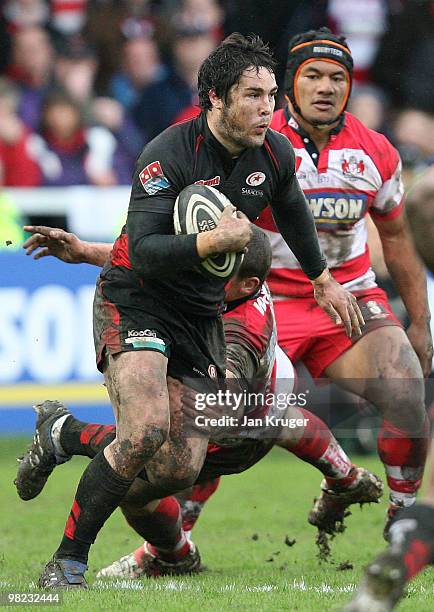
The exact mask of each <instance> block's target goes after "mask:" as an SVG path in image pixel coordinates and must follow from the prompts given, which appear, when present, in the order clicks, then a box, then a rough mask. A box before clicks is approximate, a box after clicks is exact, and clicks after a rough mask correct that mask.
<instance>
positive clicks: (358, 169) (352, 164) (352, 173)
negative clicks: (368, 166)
mask: <svg viewBox="0 0 434 612" xmlns="http://www.w3.org/2000/svg"><path fill="white" fill-rule="evenodd" d="M341 168H342V173H343V175H344V176H347V177H350V178H358V177H359V176H363V173H364V171H365V164H364V163H363V161H362V160H361V159H359V160H358V159H357V158H356V157H355V155H350V157H349V158H348V159H346V158H345V157H343V158H342V164H341Z"/></svg>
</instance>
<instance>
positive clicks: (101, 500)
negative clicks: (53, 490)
mask: <svg viewBox="0 0 434 612" xmlns="http://www.w3.org/2000/svg"><path fill="white" fill-rule="evenodd" d="M132 482H133V480H130V479H127V478H124V477H123V476H120V475H119V474H117V473H116V472H115V471H114V470H113V468H112V467H111V466H110V464H109V463H108V461H107V459H106V458H105V456H104V453H103V452H101V453H98V455H97V456H96V457H95V458H94V459H92V461H91V462H90V463H89V465H88V466H87V468H86V470H85V471H84V472H83V475H82V477H81V480H80V483H79V485H78V489H77V493H76V495H75V499H74V503H73V504H72V508H71V512H70V514H69V518H68V520H67V522H66V526H65V532H64V536H63V539H62V542H61V543H60V546H59V548H58V549H57V551H56V553H55V555H54V556H55V557H56V558H58V559H74V560H75V561H80V562H81V563H87V557H88V553H89V549H90V546H91V544H92V543H93V542H94V541H95V538H96V536H97V535H98V532H99V530H100V529H101V527H102V526H103V525H104V523H105V522H106V520H107V519H108V518H109V516H110V515H111V514H112V513H113V512H114V510H116V508H117V507H118V506H119V504H120V503H121V501H122V499H123V498H124V497H125V495H126V494H127V492H128V489H129V488H130V486H131V484H132Z"/></svg>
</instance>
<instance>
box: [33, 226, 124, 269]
mask: <svg viewBox="0 0 434 612" xmlns="http://www.w3.org/2000/svg"><path fill="white" fill-rule="evenodd" d="M24 230H25V231H26V232H30V233H31V234H32V235H31V236H30V238H28V239H27V240H26V241H25V243H24V244H23V248H24V249H25V250H26V255H33V258H34V259H41V257H48V256H52V257H57V259H61V260H62V261H65V262H66V263H74V264H78V263H88V264H92V265H94V266H99V267H102V266H103V265H104V263H105V261H106V260H107V259H108V257H109V255H110V252H111V250H112V246H113V245H112V244H106V243H102V242H85V241H84V240H80V239H79V238H78V237H77V236H76V235H75V234H72V233H71V232H65V230H62V229H59V228H55V227H46V226H44V225H25V226H24Z"/></svg>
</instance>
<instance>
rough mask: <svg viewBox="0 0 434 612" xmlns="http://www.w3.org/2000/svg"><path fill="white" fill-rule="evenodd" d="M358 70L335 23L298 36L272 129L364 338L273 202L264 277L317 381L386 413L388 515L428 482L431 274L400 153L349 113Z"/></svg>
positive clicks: (286, 340)
mask: <svg viewBox="0 0 434 612" xmlns="http://www.w3.org/2000/svg"><path fill="white" fill-rule="evenodd" d="M352 71H353V60H352V57H351V52H350V49H349V48H348V45H347V43H346V42H345V39H344V38H343V37H337V36H335V35H334V34H332V33H331V32H330V31H329V30H328V29H327V28H322V29H320V30H318V31H309V32H306V33H303V34H299V35H297V36H295V37H294V38H293V39H292V40H291V41H290V43H289V55H288V64H287V70H286V84H285V89H286V95H287V106H286V107H285V108H284V109H282V110H278V111H276V112H275V113H274V116H273V121H272V123H271V127H272V128H273V129H275V130H277V131H278V132H280V133H282V134H284V135H285V136H287V138H288V139H289V140H290V142H291V144H292V145H293V147H294V150H295V158H296V163H295V165H296V173H297V178H298V180H299V183H300V186H301V188H302V189H303V192H304V194H305V195H306V198H307V200H308V202H309V204H310V208H311V211H312V213H313V216H314V218H315V222H316V227H317V230H318V236H319V240H320V244H321V246H322V248H323V250H324V253H325V254H326V257H327V261H328V263H329V265H330V267H331V268H332V272H333V275H334V276H335V278H336V279H337V280H338V281H339V282H340V283H342V284H343V285H344V287H346V288H348V289H350V290H351V291H352V292H353V293H354V295H355V296H356V297H357V300H358V303H359V306H360V309H361V311H362V313H363V316H364V319H365V322H366V324H365V325H364V327H363V329H362V336H361V337H357V338H356V337H353V338H348V337H347V336H346V335H345V334H344V333H343V331H342V329H341V328H340V327H336V326H334V325H332V324H330V321H329V319H328V318H327V316H324V313H323V312H322V311H321V309H319V308H318V307H317V306H316V304H315V302H314V300H313V299H312V297H311V295H310V287H309V283H307V282H306V280H305V278H304V275H303V273H302V270H301V269H300V266H299V264H298V262H297V260H296V258H295V256H294V254H293V252H292V251H291V250H290V248H288V246H287V244H285V242H284V241H283V240H282V237H281V236H280V234H279V232H278V230H277V228H276V226H275V223H274V221H273V217H272V215H271V214H270V211H268V210H265V211H264V212H263V213H262V215H261V217H260V220H259V225H260V227H262V228H263V229H264V230H265V231H266V232H267V234H268V236H269V238H270V240H271V245H272V249H273V261H272V267H271V273H270V275H269V277H268V279H267V281H268V284H269V287H270V290H271V292H272V295H273V299H274V304H275V313H276V320H277V330H278V342H279V345H280V346H281V347H282V348H283V350H284V351H285V352H286V354H287V355H288V356H289V358H290V359H291V361H292V362H294V363H295V362H297V361H299V360H301V361H303V362H304V363H305V365H306V366H307V368H308V370H309V371H310V373H311V375H312V377H313V378H318V377H321V376H326V377H329V378H330V379H332V380H333V381H335V382H336V383H337V384H338V385H340V386H342V387H343V388H345V389H346V390H349V391H351V392H353V393H355V394H356V395H359V396H361V397H363V398H365V399H366V400H368V401H369V402H370V403H372V404H373V405H374V406H376V407H377V408H378V410H379V411H380V413H381V414H382V417H383V422H382V426H381V430H380V433H379V436H378V453H379V456H380V458H381V460H382V462H383V463H384V466H385V470H386V475H387V482H388V485H389V488H390V506H389V510H388V517H389V519H390V518H391V517H392V516H393V514H394V513H395V512H396V510H397V509H398V508H399V507H401V506H410V505H412V504H413V503H414V501H415V499H416V492H417V490H418V489H419V487H420V484H421V480H422V474H423V468H424V464H425V459H426V452H427V434H428V425H427V418H426V412H425V406H424V383H423V374H425V375H427V374H428V373H429V371H430V370H431V360H432V340H431V335H430V328H429V320H430V313H429V307H428V301H427V291H426V278H425V272H424V270H423V267H422V265H421V262H420V260H419V258H418V256H417V254H416V252H415V250H414V247H413V243H412V240H411V237H410V234H409V232H408V229H407V223H406V220H405V216H404V214H403V186H402V182H401V162H400V159H399V155H398V153H397V151H396V150H395V149H394V148H393V147H392V145H391V144H390V143H389V142H388V140H387V139H386V138H385V137H384V136H383V135H381V134H378V133H376V132H374V131H372V130H370V129H367V128H366V127H364V125H363V124H362V123H361V122H360V121H358V120H357V119H356V118H355V117H354V116H352V115H351V114H350V113H348V112H346V111H345V108H346V105H347V102H348V99H349V96H350V93H351V83H352ZM368 214H369V215H370V216H371V218H372V219H373V221H374V223H375V225H376V227H377V229H378V232H379V235H380V238H381V242H382V246H383V251H384V257H385V261H386V264H387V267H388V269H389V272H390V274H391V276H392V279H393V281H394V282H395V285H396V287H397V289H398V290H399V292H400V295H401V297H402V299H403V301H404V304H405V306H406V308H407V312H408V315H409V318H410V326H409V328H408V329H407V333H405V332H404V330H403V329H402V327H401V325H400V323H399V321H398V320H397V319H396V317H395V316H394V315H393V313H392V311H391V309H390V307H389V304H388V302H387V297H386V294H385V293H384V291H382V290H381V289H380V288H379V287H378V286H377V284H376V282H375V275H374V272H373V271H372V269H371V266H370V260H369V251H368V247H367V242H366V240H367V229H366V222H367V215H368ZM389 519H388V520H387V522H386V527H385V535H387V530H388V526H389ZM318 524H320V518H319V519H318Z"/></svg>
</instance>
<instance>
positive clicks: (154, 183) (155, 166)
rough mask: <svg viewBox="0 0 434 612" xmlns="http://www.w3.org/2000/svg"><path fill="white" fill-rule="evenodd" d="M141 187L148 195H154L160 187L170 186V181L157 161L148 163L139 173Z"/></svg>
mask: <svg viewBox="0 0 434 612" xmlns="http://www.w3.org/2000/svg"><path fill="white" fill-rule="evenodd" d="M139 179H140V182H141V183H142V186H143V189H144V190H145V191H146V193H147V194H149V195H154V194H156V193H157V192H158V191H161V189H167V188H168V187H170V183H169V181H168V180H167V178H166V177H165V176H164V172H163V169H162V168H161V164H160V162H159V161H154V162H152V163H151V164H148V165H147V166H146V167H145V168H143V170H142V171H141V172H140V174H139Z"/></svg>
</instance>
